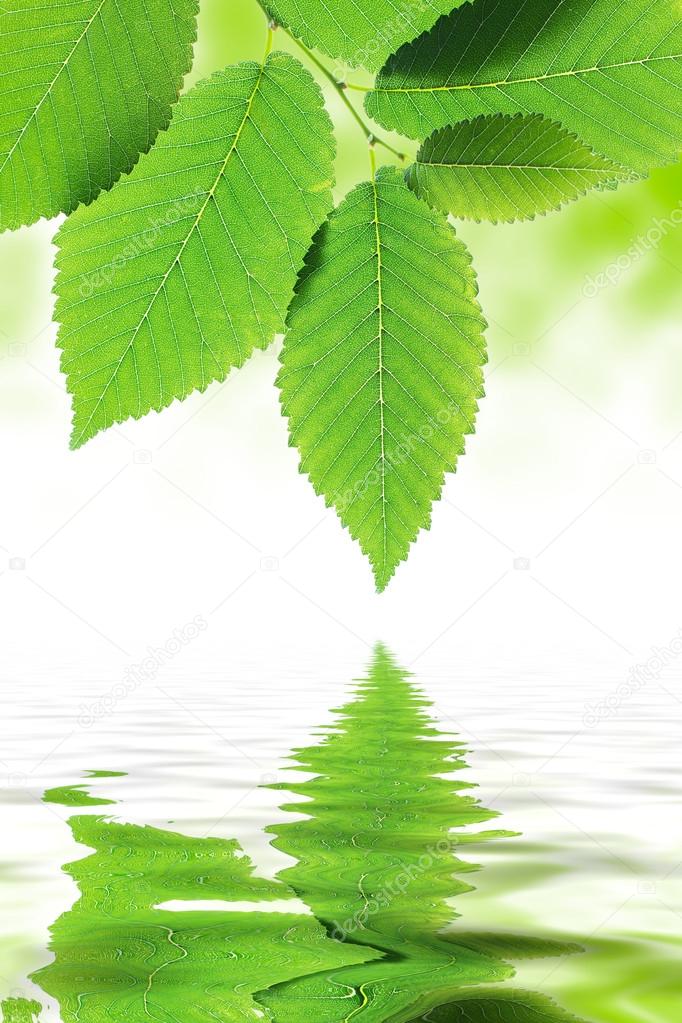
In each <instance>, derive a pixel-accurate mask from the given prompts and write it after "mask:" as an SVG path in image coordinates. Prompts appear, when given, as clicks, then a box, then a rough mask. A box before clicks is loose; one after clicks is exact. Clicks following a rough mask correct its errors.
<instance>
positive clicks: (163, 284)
mask: <svg viewBox="0 0 682 1023" xmlns="http://www.w3.org/2000/svg"><path fill="white" fill-rule="evenodd" d="M102 2H103V3H104V2H105V0H102ZM266 64H267V60H266V61H264V63H263V64H262V65H261V67H260V72H259V74H258V78H257V80H256V84H255V85H254V87H253V90H252V92H251V94H250V96H249V98H248V100H247V103H246V110H245V112H244V117H243V118H242V121H241V124H240V125H239V127H238V129H237V132H236V134H235V137H234V140H233V142H232V145H231V146H230V149H229V151H228V153H227V156H226V157H225V159H224V161H223V163H222V165H221V167H220V170H219V172H218V174H217V175H216V178H215V181H214V182H213V185H212V186H211V189H210V190H209V192H208V195H207V196H206V199H205V200H204V203H203V204H202V206H201V208H200V210H199V212H198V214H197V216H196V218H195V220H194V222H193V223H192V226H191V227H190V229H189V231H188V232H187V235H186V236H185V238H184V239H183V241H182V243H181V245H180V249H179V251H178V253H177V255H176V256H175V258H174V259H173V261H172V263H171V265H170V266H169V268H168V270H167V271H166V273H165V274H164V276H163V278H162V279H161V283H160V284H159V286H158V288H157V289H156V291H155V292H154V294H153V295H152V297H151V300H150V302H149V305H148V306H147V308H146V310H145V312H144V314H143V315H142V317H141V319H140V322H139V323H138V324H137V326H136V327H135V329H134V331H133V334H132V337H131V338H130V340H129V342H128V344H127V345H126V347H125V350H124V351H123V354H122V355H121V357H120V359H119V360H118V362H117V363H116V365H115V367H114V370H113V372H112V374H111V377H110V379H109V380H108V381H107V383H106V385H105V387H104V389H103V391H102V394H101V395H100V397H99V398H98V400H97V403H96V404H95V407H94V408H93V410H92V412H91V414H90V416H89V418H88V421H87V423H86V424H85V426H84V427H83V429H82V430H81V433H80V437H79V440H80V439H81V438H82V437H83V436H84V435H85V434H86V433H87V431H88V430H89V428H90V425H91V423H92V421H93V419H94V417H95V416H96V415H97V412H98V410H99V407H100V405H101V404H102V402H103V401H104V398H105V397H106V395H107V393H108V391H109V388H110V387H111V385H112V384H113V382H114V380H115V379H116V377H117V375H118V373H119V371H120V369H121V366H122V365H123V362H124V360H125V359H126V357H127V356H128V354H129V353H130V351H131V349H132V347H133V345H134V344H135V342H136V340H137V338H138V335H139V333H140V331H141V329H142V326H143V324H144V323H146V321H147V320H148V318H149V315H150V313H151V311H152V309H153V308H154V305H155V303H156V300H157V299H158V297H159V295H160V294H161V293H162V292H163V290H164V288H165V287H166V284H167V283H168V280H169V278H170V275H171V274H172V272H173V270H175V268H176V267H177V266H178V265H179V264H180V260H181V259H182V257H183V254H184V252H185V249H186V248H187V246H188V244H189V242H190V239H191V238H192V236H193V234H194V232H195V231H196V230H197V228H198V227H199V224H200V223H201V220H202V218H203V216H204V214H205V212H206V209H207V208H208V205H209V203H210V201H211V199H212V198H214V196H215V193H216V190H217V188H218V185H219V184H220V182H221V181H222V179H223V178H224V176H225V173H226V171H227V167H228V164H229V162H230V160H231V158H232V156H233V155H234V153H235V151H236V149H237V146H238V145H239V142H240V141H241V137H242V135H243V133H244V129H245V128H246V125H247V124H248V121H249V119H250V117H251V110H252V108H253V103H254V100H255V98H256V95H257V93H258V90H259V89H260V86H261V83H262V81H263V76H264V75H265V67H266Z"/></svg>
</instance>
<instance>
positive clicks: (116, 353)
mask: <svg viewBox="0 0 682 1023" xmlns="http://www.w3.org/2000/svg"><path fill="white" fill-rule="evenodd" d="M333 156H334V141H333V136H332V131H331V123H330V121H329V118H328V116H327V114H326V112H325V110H324V106H323V102H322V96H321V93H320V91H319V89H318V87H317V85H316V84H315V82H314V81H313V79H312V77H311V76H310V75H309V74H308V72H307V71H306V70H305V69H304V68H303V66H302V65H301V64H300V63H299V62H298V61H297V60H294V58H293V57H289V56H287V55H285V54H275V55H273V56H271V57H270V58H269V59H268V60H267V62H266V63H265V65H264V66H262V67H261V66H259V65H257V64H242V65H239V66H237V67H232V68H228V69H227V70H225V71H222V72H220V73H218V74H217V75H215V76H214V77H213V78H211V79H210V80H208V81H206V82H203V83H201V84H200V85H198V86H197V87H196V88H195V89H193V90H192V91H191V92H190V93H188V94H187V95H186V96H185V97H183V99H182V100H181V101H180V103H179V104H178V106H177V107H176V110H175V114H174V116H173V120H172V123H171V126H170V128H169V129H168V131H167V132H165V133H164V134H162V135H161V136H160V137H159V139H158V141H157V143H156V145H155V146H154V148H153V149H152V151H151V152H150V153H149V154H147V155H146V156H145V157H143V158H142V159H141V160H140V163H139V164H138V166H137V167H136V168H135V170H134V171H133V173H132V174H131V175H130V176H129V177H128V178H125V179H124V180H122V181H121V182H119V183H118V185H117V186H116V188H114V189H113V190H112V191H111V192H109V193H106V194H104V195H102V196H100V198H99V199H98V200H97V202H95V203H93V205H92V206H89V207H87V208H81V209H79V210H78V211H77V212H76V213H75V214H74V215H73V216H72V217H71V218H69V220H68V221H67V222H66V224H65V225H64V227H63V228H62V229H61V231H60V232H59V234H58V236H57V245H58V246H59V249H60V251H59V255H58V259H57V266H58V269H59V274H58V277H57V283H56V291H57V295H58V302H57V311H56V317H57V319H58V320H59V322H60V323H61V325H62V326H61V330H60V334H59V344H60V346H61V347H62V349H63V358H62V368H63V370H64V372H65V373H66V375H67V381H68V387H69V390H70V391H71V393H72V394H73V405H74V432H73V440H72V443H73V446H74V447H78V446H79V445H80V444H83V443H84V442H85V441H86V440H88V439H89V438H90V437H92V436H94V435H95V434H96V433H97V432H98V431H100V430H103V429H105V428H106V427H109V426H111V425H112V424H114V423H119V422H123V421H124V420H126V419H128V418H129V417H131V416H132V417H134V418H139V417H140V416H142V415H144V414H145V413H147V412H149V411H150V410H152V409H154V410H157V411H159V410H160V409H162V408H164V407H165V406H167V405H170V404H171V402H172V401H173V400H174V399H176V398H180V399H181V398H185V397H186V396H187V395H188V394H190V393H191V392H192V391H194V390H204V389H205V388H206V387H207V386H208V385H209V384H210V383H211V382H212V381H214V380H224V379H225V377H226V376H227V374H228V373H229V371H230V370H231V369H232V368H233V367H238V366H241V365H243V363H244V362H245V361H246V360H247V359H248V358H249V356H250V355H251V354H252V352H253V350H254V349H255V348H265V347H266V346H267V345H268V344H269V343H270V342H271V341H272V339H273V338H274V336H275V335H276V334H277V333H278V332H282V331H283V329H284V320H285V316H286V310H287V308H288V306H289V303H290V301H291V297H292V295H293V291H294V286H295V283H296V277H297V274H298V271H299V270H300V268H301V265H302V263H303V259H304V256H305V253H306V250H307V249H308V247H309V245H310V241H311V238H312V236H313V234H314V232H315V231H316V230H317V228H318V227H319V225H320V223H321V222H322V221H323V220H324V218H325V216H326V215H327V213H328V211H329V209H330V208H331V205H332V198H331V184H332V177H333Z"/></svg>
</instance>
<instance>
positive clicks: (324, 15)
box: [266, 0, 464, 71]
mask: <svg viewBox="0 0 682 1023" xmlns="http://www.w3.org/2000/svg"><path fill="white" fill-rule="evenodd" d="M463 2H464V0H404V2H402V3H400V4H396V3H395V2H394V0H353V2H352V3H338V2H335V0H268V2H267V4H266V6H267V8H268V10H269V12H270V14H271V15H272V17H273V18H274V20H275V21H276V22H278V23H279V24H280V25H284V26H285V27H286V28H288V29H290V30H291V31H292V32H293V33H294V35H296V36H298V38H300V39H302V40H303V41H304V42H305V43H307V44H308V46H313V47H315V48H317V49H319V50H322V51H323V52H324V53H326V54H328V55H329V56H330V57H334V58H336V59H338V60H340V61H343V62H344V63H345V64H348V65H349V66H350V67H365V68H367V69H368V70H370V71H378V70H379V68H380V67H381V65H382V64H383V63H384V61H385V60H386V59H387V57H388V56H389V55H390V54H391V53H393V52H394V50H396V49H397V48H398V47H399V46H401V45H402V44H403V43H406V42H409V41H410V40H411V39H416V38H417V36H418V35H419V34H420V33H421V32H424V31H426V29H428V28H431V26H432V25H433V24H434V23H435V22H436V21H437V19H438V18H439V17H440V15H442V14H449V13H450V11H452V9H453V8H454V7H457V6H459V4H460V3H463Z"/></svg>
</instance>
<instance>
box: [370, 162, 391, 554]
mask: <svg viewBox="0 0 682 1023" xmlns="http://www.w3.org/2000/svg"><path fill="white" fill-rule="evenodd" d="M372 197H373V205H374V229H375V235H376V247H377V251H376V260H377V288H378V304H377V311H378V313H379V334H378V338H377V340H378V342H379V420H380V423H379V435H380V443H381V456H380V457H381V521H382V527H383V528H382V534H383V535H382V540H383V556H384V557H383V565H382V567H383V571H384V572H385V571H386V565H387V562H388V551H387V545H388V523H387V521H386V423H385V413H384V408H385V404H386V403H385V400H384V295H383V276H382V274H383V264H382V257H381V231H380V228H379V190H378V188H377V180H376V173H374V174H373V175H372Z"/></svg>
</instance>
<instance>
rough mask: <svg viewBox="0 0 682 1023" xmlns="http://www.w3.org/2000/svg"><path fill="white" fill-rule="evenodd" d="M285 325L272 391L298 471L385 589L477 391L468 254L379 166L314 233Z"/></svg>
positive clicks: (464, 429)
mask: <svg viewBox="0 0 682 1023" xmlns="http://www.w3.org/2000/svg"><path fill="white" fill-rule="evenodd" d="M288 328H289V330H288V334H287V337H286V339H285V344H284V350H283V353H282V371H281V373H280V377H279V385H280V388H281V392H282V405H283V409H284V413H285V415H286V416H287V417H288V418H289V424H290V430H291V441H292V444H295V445H296V446H297V447H298V448H299V450H300V452H301V455H302V462H301V469H302V471H303V472H306V473H308V475H309V476H310V479H311V481H312V483H313V485H314V487H315V490H316V491H317V493H319V494H323V495H324V496H325V498H326V500H327V504H328V505H333V506H334V507H335V508H336V510H337V511H338V513H339V516H340V517H341V520H342V522H343V523H344V525H346V526H347V527H348V529H349V530H350V532H351V534H352V536H353V537H354V538H355V539H356V540H358V541H359V542H360V545H361V547H362V550H363V551H364V552H365V554H366V555H367V556H368V557H369V559H370V561H371V563H372V566H373V569H374V573H375V576H376V582H377V587H378V589H379V590H383V589H384V588H385V587H386V586H387V585H388V582H389V581H390V579H391V577H392V575H393V573H394V572H395V569H396V567H397V565H398V564H399V563H400V562H401V561H402V560H403V559H404V558H406V557H407V554H408V551H409V548H410V545H411V544H412V542H413V541H414V540H415V539H416V537H417V534H418V533H419V531H420V529H423V528H428V526H429V524H430V521H431V506H432V503H433V502H434V501H435V500H437V498H438V497H439V496H440V493H441V490H442V487H443V482H444V475H445V473H446V472H448V471H454V470H455V468H456V465H457V459H458V456H459V455H460V454H461V453H462V452H463V450H464V437H465V435H466V434H468V433H470V432H472V431H473V429H474V420H475V416H476V412H477V409H478V399H479V398H480V397H481V396H482V394H483V374H482V366H483V364H484V362H485V358H486V355H485V346H484V340H483V331H484V328H485V322H484V320H483V317H482V315H481V311H480V308H479V306H478V304H477V301H476V279H475V275H474V273H473V271H472V269H471V260H470V256H469V253H468V251H467V249H466V248H465V246H464V245H463V244H462V243H461V242H460V241H459V240H458V238H457V236H456V235H455V233H454V230H453V229H452V228H451V227H450V225H449V224H448V223H447V221H446V220H445V219H444V218H443V217H442V216H441V215H440V214H437V213H434V212H433V211H432V210H430V209H429V208H428V207H427V206H426V205H425V204H424V203H422V202H421V201H420V200H419V199H417V198H416V196H414V195H413V194H412V193H411V192H410V191H409V189H408V188H407V187H406V186H405V183H404V181H403V179H402V178H401V177H400V175H399V174H398V173H397V171H395V170H394V169H393V168H385V169H384V170H382V171H380V172H379V174H378V175H377V177H376V179H374V180H373V181H371V182H367V183H365V184H362V185H360V186H358V187H357V188H356V189H355V190H354V191H353V192H352V193H351V194H350V195H349V196H348V198H347V199H346V200H345V201H344V202H343V203H342V205H341V206H340V207H339V208H338V209H337V210H336V211H335V212H334V213H333V214H332V216H331V218H330V219H329V221H328V223H327V224H326V225H325V226H324V227H323V228H322V230H321V231H320V233H319V235H318V237H317V239H316V241H315V243H314V245H313V248H312V250H311V252H310V254H309V257H308V259H307V260H306V266H305V269H304V271H303V273H302V275H301V281H300V284H299V287H298V289H297V294H296V297H295V299H294V302H293V304H292V307H291V311H290V316H289V321H288Z"/></svg>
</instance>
